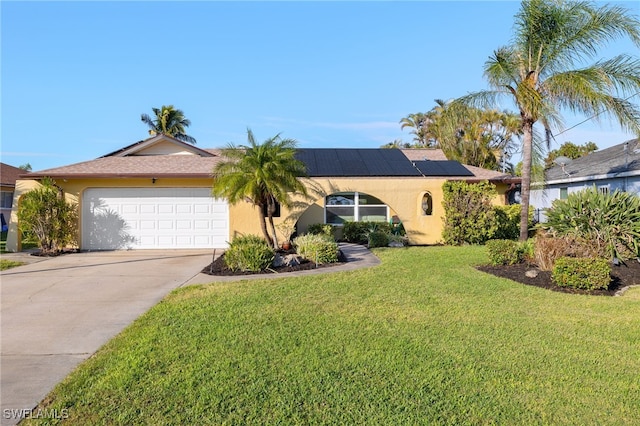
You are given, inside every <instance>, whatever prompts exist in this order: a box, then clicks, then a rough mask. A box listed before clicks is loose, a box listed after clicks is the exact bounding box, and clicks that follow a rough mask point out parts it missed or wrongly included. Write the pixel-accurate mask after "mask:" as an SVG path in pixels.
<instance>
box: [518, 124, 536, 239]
mask: <svg viewBox="0 0 640 426" xmlns="http://www.w3.org/2000/svg"><path fill="white" fill-rule="evenodd" d="M522 131H523V137H522V183H521V186H520V198H521V201H520V203H521V205H520V207H521V210H520V241H526V240H527V238H529V198H530V189H531V162H532V151H533V123H532V122H530V121H527V120H524V122H523V125H522Z"/></svg>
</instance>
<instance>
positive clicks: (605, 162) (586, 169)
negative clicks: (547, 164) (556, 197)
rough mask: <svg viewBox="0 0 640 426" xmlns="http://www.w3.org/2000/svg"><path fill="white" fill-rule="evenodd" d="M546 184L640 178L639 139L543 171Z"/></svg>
mask: <svg viewBox="0 0 640 426" xmlns="http://www.w3.org/2000/svg"><path fill="white" fill-rule="evenodd" d="M545 176H546V180H547V182H546V183H547V184H553V183H562V182H576V181H587V180H597V179H606V178H613V177H624V176H640V139H631V140H628V141H626V142H623V143H621V144H618V145H614V146H612V147H609V148H605V149H602V150H600V151H596V152H592V153H590V154H587V155H585V156H584V157H580V158H576V159H575V160H571V161H569V162H568V163H567V164H565V165H564V167H563V166H562V165H556V166H554V167H552V168H550V169H548V170H547V171H545Z"/></svg>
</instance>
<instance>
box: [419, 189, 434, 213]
mask: <svg viewBox="0 0 640 426" xmlns="http://www.w3.org/2000/svg"><path fill="white" fill-rule="evenodd" d="M421 206H422V215H423V216H431V215H432V214H433V197H432V196H431V193H429V192H426V193H425V194H424V195H423V196H422V205H421Z"/></svg>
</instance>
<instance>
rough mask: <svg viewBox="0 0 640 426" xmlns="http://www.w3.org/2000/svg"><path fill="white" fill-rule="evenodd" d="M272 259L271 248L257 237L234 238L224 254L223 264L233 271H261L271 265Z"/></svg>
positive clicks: (273, 255)
mask: <svg viewBox="0 0 640 426" xmlns="http://www.w3.org/2000/svg"><path fill="white" fill-rule="evenodd" d="M274 257H275V254H274V252H273V250H272V249H271V247H269V245H268V244H267V242H266V241H265V240H263V239H262V238H260V237H259V236H257V235H244V236H241V237H237V238H234V240H233V241H232V242H231V244H229V248H228V249H227V251H225V253H224V260H225V263H226V264H227V266H228V267H229V268H230V269H233V270H234V271H250V272H258V271H262V270H264V269H266V268H268V267H269V266H270V265H271V262H273V259H274Z"/></svg>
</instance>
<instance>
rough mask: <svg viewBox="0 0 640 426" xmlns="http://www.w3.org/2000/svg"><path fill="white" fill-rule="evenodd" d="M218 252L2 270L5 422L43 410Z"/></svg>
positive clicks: (65, 259)
mask: <svg viewBox="0 0 640 426" xmlns="http://www.w3.org/2000/svg"><path fill="white" fill-rule="evenodd" d="M219 252H220V250H219ZM18 256H19V255H18ZM22 256H26V255H24V254H22ZM2 257H3V258H6V259H14V258H15V257H16V255H3V256H2ZM31 258H33V256H32V257H31ZM211 258H212V252H211V251H210V250H197V251H196V250H140V251H114V252H93V253H77V254H67V255H63V256H58V257H54V258H47V259H45V260H42V261H37V262H34V263H30V264H28V265H24V266H20V267H17V268H13V269H9V270H6V271H2V272H1V273H0V278H1V295H2V301H1V307H0V320H1V329H0V330H1V332H2V336H1V342H2V350H1V352H2V353H1V360H0V369H1V371H0V376H1V378H0V396H1V404H0V405H1V407H2V419H1V420H2V424H3V425H10V424H16V423H17V422H18V421H19V420H20V418H21V417H24V416H29V415H30V414H33V415H34V416H35V415H36V414H37V413H35V412H33V413H31V410H32V409H33V408H34V407H35V406H36V405H37V404H38V403H39V402H40V401H41V400H42V399H43V398H44V397H45V396H46V394H47V393H48V392H49V391H51V389H52V388H53V387H54V386H55V385H56V384H57V383H58V382H60V381H61V380H62V379H63V378H64V377H65V376H67V375H68V374H69V373H70V372H71V371H72V370H73V369H74V368H75V367H76V366H77V365H78V364H79V363H80V362H82V361H83V360H85V359H86V358H88V357H89V356H91V355H92V354H93V353H94V352H95V351H96V350H97V349H98V348H100V347H101V346H102V345H103V344H105V343H106V342H107V341H109V340H110V339H111V338H112V337H114V336H115V335H116V334H118V333H119V332H120V331H122V330H123V329H124V328H125V327H126V326H127V325H128V324H130V323H131V322H132V321H133V320H135V319H136V318H137V317H138V316H140V315H141V314H142V313H144V312H146V311H147V310H148V309H149V308H151V307H152V306H154V305H155V304H156V303H158V302H159V301H160V300H161V299H162V298H163V297H164V296H165V295H166V294H168V293H169V292H170V291H171V290H173V289H175V288H177V287H180V286H181V285H182V284H184V283H186V282H188V281H190V280H191V279H192V278H194V277H195V276H196V275H198V273H199V271H200V270H201V269H202V268H203V267H205V266H206V265H208V264H209V262H211ZM40 259H42V258H38V259H37V260H40ZM28 260H34V259H28ZM51 414H56V413H45V415H51ZM57 414H58V415H60V413H57Z"/></svg>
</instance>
